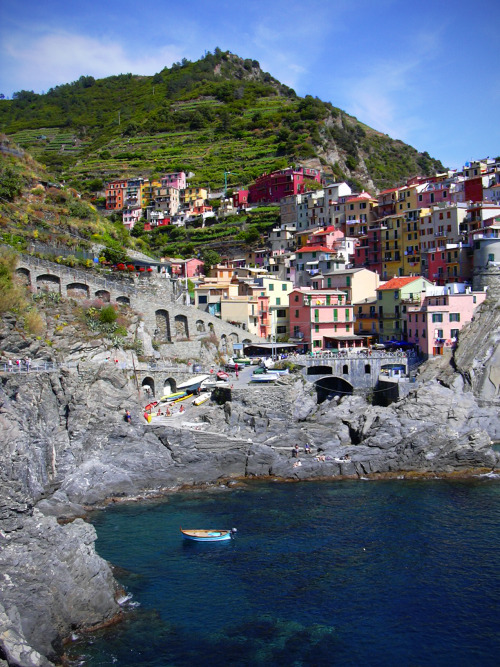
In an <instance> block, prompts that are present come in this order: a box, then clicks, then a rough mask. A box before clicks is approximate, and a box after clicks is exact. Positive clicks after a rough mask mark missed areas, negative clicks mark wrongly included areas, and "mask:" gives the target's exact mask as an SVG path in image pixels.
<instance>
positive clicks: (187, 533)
mask: <svg viewBox="0 0 500 667" xmlns="http://www.w3.org/2000/svg"><path fill="white" fill-rule="evenodd" d="M236 532H237V530H236V528H231V529H230V530H183V529H182V528H181V533H182V535H183V536H184V537H185V538H186V540H193V541H194V542H223V541H224V540H230V539H231V538H232V537H234V535H235V534H236Z"/></svg>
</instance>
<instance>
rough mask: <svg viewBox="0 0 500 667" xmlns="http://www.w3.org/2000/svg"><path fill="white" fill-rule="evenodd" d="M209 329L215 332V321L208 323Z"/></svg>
mask: <svg viewBox="0 0 500 667" xmlns="http://www.w3.org/2000/svg"><path fill="white" fill-rule="evenodd" d="M208 330H209V331H210V333H213V330H214V325H213V322H209V323H208Z"/></svg>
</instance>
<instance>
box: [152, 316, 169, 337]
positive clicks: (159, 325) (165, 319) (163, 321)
mask: <svg viewBox="0 0 500 667" xmlns="http://www.w3.org/2000/svg"><path fill="white" fill-rule="evenodd" d="M155 317H156V331H155V338H156V340H160V341H165V340H168V341H169V340H171V336H170V315H169V314H168V312H167V311H166V310H157V311H156V313H155Z"/></svg>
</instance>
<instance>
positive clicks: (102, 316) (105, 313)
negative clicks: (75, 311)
mask: <svg viewBox="0 0 500 667" xmlns="http://www.w3.org/2000/svg"><path fill="white" fill-rule="evenodd" d="M117 317H118V314H117V312H116V310H115V309H114V308H113V306H111V305H109V306H104V308H103V309H102V310H101V312H100V313H99V321H100V322H102V324H113V323H114V322H116V319H117Z"/></svg>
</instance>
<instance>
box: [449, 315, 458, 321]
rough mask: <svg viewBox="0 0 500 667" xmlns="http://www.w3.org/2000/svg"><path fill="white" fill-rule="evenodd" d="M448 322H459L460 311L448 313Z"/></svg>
mask: <svg viewBox="0 0 500 667" xmlns="http://www.w3.org/2000/svg"><path fill="white" fill-rule="evenodd" d="M450 322H460V313H450Z"/></svg>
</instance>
